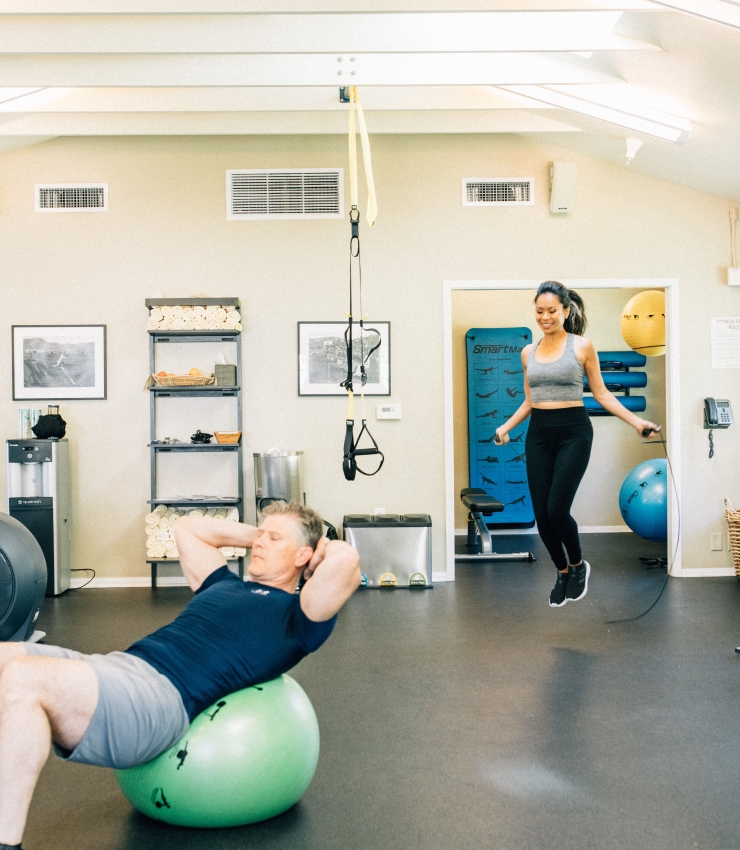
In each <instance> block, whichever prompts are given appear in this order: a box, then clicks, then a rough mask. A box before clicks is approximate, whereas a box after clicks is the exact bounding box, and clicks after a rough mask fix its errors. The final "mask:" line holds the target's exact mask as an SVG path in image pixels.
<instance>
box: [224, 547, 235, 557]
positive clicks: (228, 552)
mask: <svg viewBox="0 0 740 850" xmlns="http://www.w3.org/2000/svg"><path fill="white" fill-rule="evenodd" d="M221 554H222V555H223V556H224V558H233V557H234V547H233V546H222V547H221Z"/></svg>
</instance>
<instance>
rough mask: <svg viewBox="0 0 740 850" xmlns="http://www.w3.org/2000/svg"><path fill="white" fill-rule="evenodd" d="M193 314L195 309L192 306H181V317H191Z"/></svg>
mask: <svg viewBox="0 0 740 850" xmlns="http://www.w3.org/2000/svg"><path fill="white" fill-rule="evenodd" d="M193 316H195V310H194V309H193V308H192V307H183V308H182V317H183V319H192V318H193Z"/></svg>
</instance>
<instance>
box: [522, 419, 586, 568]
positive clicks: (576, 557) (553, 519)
mask: <svg viewBox="0 0 740 850" xmlns="http://www.w3.org/2000/svg"><path fill="white" fill-rule="evenodd" d="M593 436H594V430H593V427H592V426H591V421H590V419H589V418H588V414H587V413H586V409H585V408H583V407H561V408H558V409H556V410H542V409H537V408H533V409H532V418H531V420H530V423H529V430H528V431H527V442H526V452H527V477H528V479H529V492H530V494H531V496H532V507H533V508H534V517H535V519H536V520H537V531H538V532H539V534H540V537H541V538H542V542H543V543H544V544H545V546H546V547H547V551H548V552H549V553H550V557H551V558H552V559H553V561H554V562H555V566H556V567H557V568H558V569H559V570H564V569H566V568H567V566H568V562H570V563H571V564H578V563H580V561H581V541H580V540H579V538H578V525H577V524H576V521H575V520H574V519H573V517H572V516H571V515H570V508H571V505H572V504H573V499H574V498H575V495H576V490H578V485H579V484H580V483H581V479H582V478H583V474H584V473H585V471H586V467H587V466H588V459H589V457H590V455H591V443H592V441H593ZM563 547H565V552H567V553H568V557H567V559H566V556H565V552H564V551H563Z"/></svg>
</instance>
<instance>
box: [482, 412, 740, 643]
mask: <svg viewBox="0 0 740 850" xmlns="http://www.w3.org/2000/svg"><path fill="white" fill-rule="evenodd" d="M660 430H661V428H660V425H658V427H657V429H655V430H653V429H652V428H643V429H642V436H643V438H647V437H649V436H650V435H651V434H658V433H660ZM493 441H494V443H496V444H497V445H499V446H500V445H503V444H502V442H501V440H500V439H499V436H498V434H496V435H495V437H494V438H493ZM654 443H658V444H660V445H661V446H663V453H664V454H665V459H666V463H667V464H668V474H669V477H670V479H671V484H672V485H673V492H674V494H675V496H676V514H677V528H676V546H675V548H674V550H673V554H672V555H671V557H670V558H669V560H668V562H667V564H666V571H665V581H664V582H663V586H662V587H661V588H660V592H659V593H658V595H657V596H656V597H655V601H654V602H653V603H652V605H651V606H650V607H649V608H646V609H645V610H644V611H643V612H642V614H637V615H636V616H634V617H620V618H619V619H617V620H607V621H606V622H607V624H608V625H610V626H611V625H614V624H616V623H635V622H637V620H641V619H642V618H643V617H644V616H646V615H647V614H649V613H650V612H651V611H652V610H653V608H655V606H656V605H657V604H658V602H659V601H660V597H661V596H662V595H663V591H664V590H665V589H666V587H667V586H668V579H669V578H670V577H671V570H672V569H673V565H674V563H675V562H676V555H677V554H678V547H679V544H680V542H681V503H680V500H679V498H678V487H677V486H676V477H675V476H674V474H673V466H672V465H671V458H670V456H669V455H668V446H667V443H666V441H665V439H663V438H662V437H661V439H659V440H648V439H645V442H644V443H643V445H653V444H654ZM737 651H740V647H738V650H737Z"/></svg>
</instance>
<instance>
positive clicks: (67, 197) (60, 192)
mask: <svg viewBox="0 0 740 850" xmlns="http://www.w3.org/2000/svg"><path fill="white" fill-rule="evenodd" d="M35 194H36V212H108V184H107V183H65V184H59V183H56V184H54V183H48V184H47V183H44V184H37V185H36V187H35Z"/></svg>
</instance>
